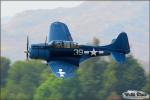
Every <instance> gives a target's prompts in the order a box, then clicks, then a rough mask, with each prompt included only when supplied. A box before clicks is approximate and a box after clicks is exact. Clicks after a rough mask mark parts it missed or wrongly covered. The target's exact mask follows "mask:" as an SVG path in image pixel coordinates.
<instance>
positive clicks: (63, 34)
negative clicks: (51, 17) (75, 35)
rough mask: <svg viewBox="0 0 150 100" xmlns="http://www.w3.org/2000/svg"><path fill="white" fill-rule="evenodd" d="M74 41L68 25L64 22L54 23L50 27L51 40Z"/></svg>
mask: <svg viewBox="0 0 150 100" xmlns="http://www.w3.org/2000/svg"><path fill="white" fill-rule="evenodd" d="M52 40H64V41H73V40H72V37H71V34H70V32H69V29H68V27H67V25H65V24H64V23H62V22H54V23H52V24H51V26H50V32H49V40H48V42H50V41H52Z"/></svg>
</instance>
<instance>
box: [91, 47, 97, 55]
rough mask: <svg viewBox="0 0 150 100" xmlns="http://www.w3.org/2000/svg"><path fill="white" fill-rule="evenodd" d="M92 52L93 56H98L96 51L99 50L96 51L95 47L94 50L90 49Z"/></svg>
mask: <svg viewBox="0 0 150 100" xmlns="http://www.w3.org/2000/svg"><path fill="white" fill-rule="evenodd" d="M90 52H91V56H96V53H97V51H95V49H94V48H93V50H92V51H90Z"/></svg>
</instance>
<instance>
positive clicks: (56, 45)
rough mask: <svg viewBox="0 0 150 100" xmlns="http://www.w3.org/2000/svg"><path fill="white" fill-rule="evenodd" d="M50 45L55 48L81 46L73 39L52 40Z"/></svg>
mask: <svg viewBox="0 0 150 100" xmlns="http://www.w3.org/2000/svg"><path fill="white" fill-rule="evenodd" d="M48 45H50V46H52V47H54V48H79V45H78V43H76V42H73V41H61V40H55V41H51V42H50V43H49V44H48Z"/></svg>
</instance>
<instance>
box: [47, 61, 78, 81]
mask: <svg viewBox="0 0 150 100" xmlns="http://www.w3.org/2000/svg"><path fill="white" fill-rule="evenodd" d="M48 64H49V66H50V67H51V70H52V72H53V73H54V74H55V76H57V77H58V78H70V77H73V76H74V75H75V71H76V70H77V68H78V66H75V65H73V64H70V63H67V62H64V61H50V62H48Z"/></svg>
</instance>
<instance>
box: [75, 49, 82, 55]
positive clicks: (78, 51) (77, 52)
mask: <svg viewBox="0 0 150 100" xmlns="http://www.w3.org/2000/svg"><path fill="white" fill-rule="evenodd" d="M73 51H74V55H83V49H74V50H73Z"/></svg>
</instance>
